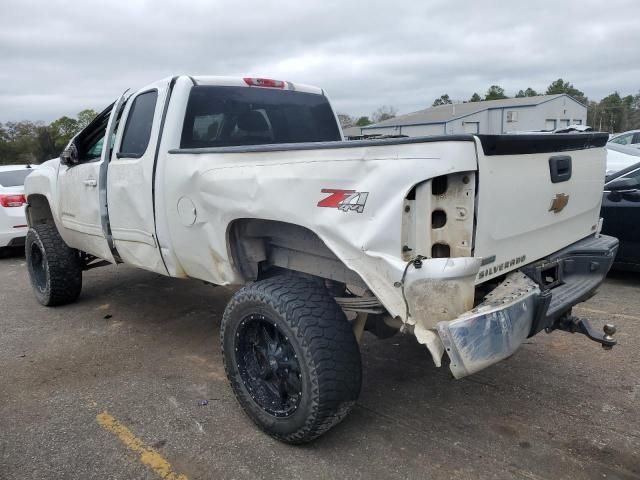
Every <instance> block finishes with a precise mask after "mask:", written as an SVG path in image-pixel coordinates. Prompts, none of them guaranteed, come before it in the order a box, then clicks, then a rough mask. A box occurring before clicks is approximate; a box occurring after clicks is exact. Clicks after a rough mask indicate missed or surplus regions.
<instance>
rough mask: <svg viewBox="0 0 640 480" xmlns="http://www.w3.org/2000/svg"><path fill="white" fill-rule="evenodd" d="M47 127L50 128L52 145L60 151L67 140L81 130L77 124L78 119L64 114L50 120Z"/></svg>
mask: <svg viewBox="0 0 640 480" xmlns="http://www.w3.org/2000/svg"><path fill="white" fill-rule="evenodd" d="M49 129H50V130H51V136H52V137H53V142H54V145H55V146H56V148H57V149H59V150H60V151H62V150H63V149H64V147H66V146H67V144H68V143H69V140H71V138H72V137H73V136H74V135H75V134H76V133H78V132H79V131H80V130H81V128H79V125H78V120H76V119H75V118H69V117H66V116H65V117H60V118H59V119H57V120H55V121H53V122H51V124H50V125H49Z"/></svg>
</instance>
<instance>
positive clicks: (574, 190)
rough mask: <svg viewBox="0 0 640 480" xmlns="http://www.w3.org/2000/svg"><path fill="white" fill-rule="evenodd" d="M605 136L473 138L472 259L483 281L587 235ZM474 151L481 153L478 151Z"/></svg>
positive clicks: (596, 210)
mask: <svg viewBox="0 0 640 480" xmlns="http://www.w3.org/2000/svg"><path fill="white" fill-rule="evenodd" d="M607 138H608V136H607V135H606V134H599V133H587V134H568V135H565V134H555V135H554V134H549V135H547V134H543V135H499V136H489V135H487V136H480V137H479V145H478V147H479V148H478V193H477V204H476V205H477V212H476V220H477V227H476V233H475V241H474V256H475V257H482V258H483V266H482V267H481V269H480V272H479V273H478V277H477V279H476V281H477V282H478V283H480V282H484V281H485V280H488V279H490V278H493V277H496V276H499V275H502V274H504V273H506V272H507V271H510V270H514V269H516V268H520V267H521V266H523V265H524V264H527V263H530V262H533V261H535V260H537V259H540V258H542V257H545V256H547V255H549V254H551V253H553V252H555V251H557V250H560V249H561V248H563V247H566V246H567V245H569V244H571V243H573V242H575V241H577V240H580V239H581V238H584V237H586V236H588V235H590V234H593V233H594V232H595V231H596V229H597V225H598V220H599V217H600V202H601V199H602V190H603V185H604V175H605V164H606V152H605V149H604V148H603V147H604V144H605V143H606V141H607ZM480 147H481V148H480Z"/></svg>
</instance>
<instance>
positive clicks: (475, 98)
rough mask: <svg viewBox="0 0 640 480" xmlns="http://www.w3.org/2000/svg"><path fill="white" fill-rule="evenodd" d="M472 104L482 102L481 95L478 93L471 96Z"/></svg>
mask: <svg viewBox="0 0 640 480" xmlns="http://www.w3.org/2000/svg"><path fill="white" fill-rule="evenodd" d="M469 101H470V102H481V101H482V97H481V96H480V95H478V94H477V93H474V94H473V95H471V98H470V99H469Z"/></svg>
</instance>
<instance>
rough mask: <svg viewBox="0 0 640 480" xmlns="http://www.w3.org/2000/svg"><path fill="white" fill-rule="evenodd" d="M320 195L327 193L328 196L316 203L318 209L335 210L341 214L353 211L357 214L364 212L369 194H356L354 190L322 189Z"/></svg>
mask: <svg viewBox="0 0 640 480" xmlns="http://www.w3.org/2000/svg"><path fill="white" fill-rule="evenodd" d="M321 192H322V193H328V194H329V196H328V197H325V198H323V199H322V200H320V201H319V202H318V206H319V207H326V208H337V209H338V210H342V211H343V212H348V211H351V210H355V211H356V212H358V213H362V212H363V211H364V205H365V203H367V196H369V192H356V191H355V190H337V189H333V188H323V189H322V190H321Z"/></svg>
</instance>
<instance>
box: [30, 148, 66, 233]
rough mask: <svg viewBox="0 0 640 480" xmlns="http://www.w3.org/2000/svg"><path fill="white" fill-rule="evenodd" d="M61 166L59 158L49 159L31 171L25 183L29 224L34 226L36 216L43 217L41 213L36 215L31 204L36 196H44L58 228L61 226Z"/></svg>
mask: <svg viewBox="0 0 640 480" xmlns="http://www.w3.org/2000/svg"><path fill="white" fill-rule="evenodd" d="M59 166H60V160H59V159H54V160H49V161H47V162H44V163H43V164H41V165H40V166H39V167H38V168H36V169H34V171H33V172H32V173H30V174H29V176H27V178H26V180H25V183H24V193H25V196H26V197H27V210H26V211H27V221H28V223H29V226H32V225H33V224H34V222H35V219H36V218H40V217H41V215H38V216H34V211H33V208H32V207H33V205H31V203H32V202H33V200H34V199H35V197H36V196H42V197H44V198H45V199H46V201H47V203H48V207H49V209H50V214H51V219H52V220H53V222H54V223H55V224H56V226H57V227H58V229H59V228H60V225H59V218H60V217H59V212H58V202H57V201H56V198H57V184H58V167H59ZM30 199H31V200H30ZM33 203H35V202H33Z"/></svg>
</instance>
